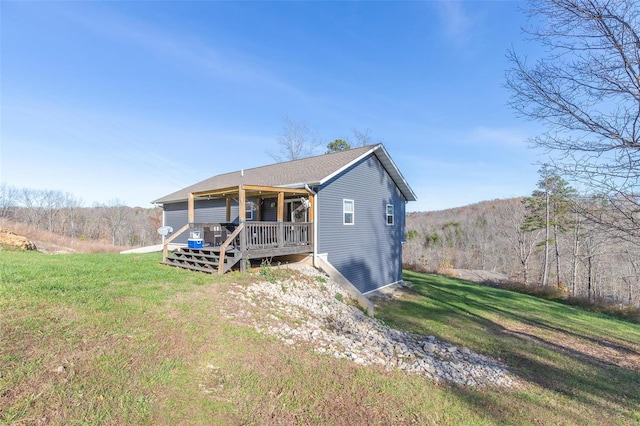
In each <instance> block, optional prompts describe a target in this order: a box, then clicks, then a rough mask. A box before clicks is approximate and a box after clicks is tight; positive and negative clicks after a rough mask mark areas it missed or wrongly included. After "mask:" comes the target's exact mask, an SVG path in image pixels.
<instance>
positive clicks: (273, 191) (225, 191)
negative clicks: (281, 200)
mask: <svg viewBox="0 0 640 426" xmlns="http://www.w3.org/2000/svg"><path fill="white" fill-rule="evenodd" d="M241 190H244V193H245V197H262V198H270V197H277V196H278V194H279V193H284V196H285V197H287V196H295V195H310V194H311V193H310V192H309V191H308V190H306V189H302V188H283V187H278V186H261V185H240V186H230V187H228V188H220V189H212V190H207V191H197V192H192V194H193V196H194V197H195V198H204V197H211V198H226V197H229V196H232V195H237V194H238V193H239V192H240V191H241Z"/></svg>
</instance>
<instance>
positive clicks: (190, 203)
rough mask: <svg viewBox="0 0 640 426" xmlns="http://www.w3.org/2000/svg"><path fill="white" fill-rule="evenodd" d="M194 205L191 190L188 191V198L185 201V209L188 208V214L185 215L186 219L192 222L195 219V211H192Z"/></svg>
mask: <svg viewBox="0 0 640 426" xmlns="http://www.w3.org/2000/svg"><path fill="white" fill-rule="evenodd" d="M194 206H195V198H194V196H193V192H190V193H189V200H188V201H187V209H188V211H189V212H188V215H187V221H188V222H189V223H193V222H195V221H196V213H195V211H194Z"/></svg>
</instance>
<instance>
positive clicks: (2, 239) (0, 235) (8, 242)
mask: <svg viewBox="0 0 640 426" xmlns="http://www.w3.org/2000/svg"><path fill="white" fill-rule="evenodd" d="M0 245H5V246H10V247H17V248H19V249H22V250H36V249H37V247H36V245H35V244H34V243H33V242H32V241H29V240H28V239H27V238H26V237H23V236H22V235H18V234H16V233H15V232H13V231H11V230H9V229H7V228H0Z"/></svg>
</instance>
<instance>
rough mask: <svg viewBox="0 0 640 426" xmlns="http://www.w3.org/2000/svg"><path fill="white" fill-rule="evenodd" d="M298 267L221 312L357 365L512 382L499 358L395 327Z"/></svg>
mask: <svg viewBox="0 0 640 426" xmlns="http://www.w3.org/2000/svg"><path fill="white" fill-rule="evenodd" d="M296 266H297V268H298V270H299V271H300V272H302V274H301V275H298V276H297V277H293V278H291V279H287V280H284V281H276V282H261V283H258V284H251V285H249V286H248V287H246V288H245V287H241V286H237V287H236V289H235V290H232V296H234V297H236V298H237V299H238V300H240V301H241V302H243V303H244V304H245V305H247V306H246V309H240V310H236V311H234V312H233V313H232V312H223V313H224V314H225V315H226V316H227V317H229V318H238V319H240V318H241V319H242V320H243V321H248V322H249V323H250V324H252V325H253V326H254V327H255V328H256V329H257V330H258V332H260V333H262V334H265V335H268V336H274V337H276V338H278V339H280V340H282V341H283V342H284V343H285V344H287V345H296V344H297V343H301V342H306V343H309V344H311V346H312V347H313V348H314V350H315V351H316V352H318V353H322V354H328V355H331V356H334V357H336V358H346V359H349V360H351V361H353V362H355V363H356V364H360V365H380V366H384V367H385V368H387V369H399V370H402V371H405V372H407V373H411V374H418V375H421V376H425V377H428V378H430V379H431V380H433V381H434V382H448V383H455V384H459V385H465V386H487V385H492V386H503V387H510V386H514V385H515V381H514V379H513V378H512V377H511V376H510V375H509V373H508V371H507V368H506V366H505V365H503V364H501V363H500V362H498V361H497V360H495V359H493V358H490V357H487V356H483V355H481V354H478V353H475V352H473V351H471V350H470V349H468V348H466V347H461V346H455V345H451V344H448V343H446V342H443V341H440V340H438V339H436V338H435V337H434V336H423V335H418V334H412V333H407V332H402V331H398V330H394V329H392V328H390V327H388V326H386V325H384V324H382V323H381V322H380V321H378V320H376V319H374V318H371V317H369V316H367V315H365V314H364V313H363V312H362V311H360V310H359V309H358V308H356V307H355V306H353V305H352V304H350V303H345V302H346V301H347V299H346V296H343V291H342V290H341V289H340V287H339V286H338V285H337V284H335V283H334V282H332V281H331V279H330V278H329V277H327V276H326V275H324V274H322V273H320V272H319V271H317V270H316V269H314V268H312V267H310V266H303V265H296ZM272 281H273V280H272ZM343 298H344V300H343ZM251 311H254V313H253V314H252V312H251Z"/></svg>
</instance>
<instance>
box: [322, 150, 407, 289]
mask: <svg viewBox="0 0 640 426" xmlns="http://www.w3.org/2000/svg"><path fill="white" fill-rule="evenodd" d="M317 199H318V218H317V220H318V253H319V254H323V253H327V254H328V260H329V262H330V263H331V264H333V266H335V267H336V268H337V269H338V270H339V271H340V272H341V273H342V275H344V276H345V277H346V278H347V279H348V280H349V281H351V282H352V283H353V284H354V285H355V286H356V287H357V288H358V290H360V291H361V292H362V293H366V292H369V291H372V290H375V289H377V288H380V287H383V286H385V285H388V284H392V283H395V282H398V281H400V280H402V241H403V239H404V226H405V198H404V196H403V195H402V194H401V192H400V190H399V189H398V187H397V186H396V185H395V183H394V182H393V180H392V179H391V178H390V176H389V175H388V174H387V172H386V171H385V169H384V167H383V166H382V164H381V163H380V161H379V160H378V159H377V158H376V156H375V155H371V156H369V157H367V158H365V159H363V160H361V161H360V162H359V163H357V164H355V165H354V166H353V167H350V168H349V169H347V170H346V171H344V172H343V173H341V174H339V175H337V176H335V177H334V178H333V179H331V180H330V181H328V182H326V183H325V184H323V185H322V186H321V187H320V188H319V189H318V198H317ZM343 199H349V200H353V201H354V224H353V225H344V224H343V210H342V206H343ZM387 204H393V206H394V224H393V225H387V223H386V219H387V216H386V206H387Z"/></svg>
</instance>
